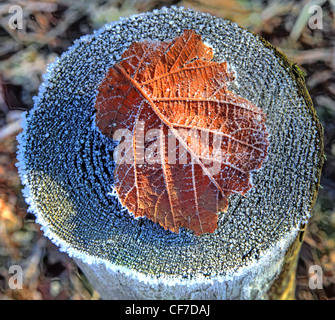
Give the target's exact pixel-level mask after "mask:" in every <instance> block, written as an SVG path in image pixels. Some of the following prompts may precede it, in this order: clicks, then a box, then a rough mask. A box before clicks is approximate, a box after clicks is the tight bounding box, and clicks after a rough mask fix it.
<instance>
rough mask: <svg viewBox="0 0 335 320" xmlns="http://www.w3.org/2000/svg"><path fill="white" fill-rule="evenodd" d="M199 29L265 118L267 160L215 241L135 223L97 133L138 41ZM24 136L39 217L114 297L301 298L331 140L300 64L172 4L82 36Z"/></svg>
mask: <svg viewBox="0 0 335 320" xmlns="http://www.w3.org/2000/svg"><path fill="white" fill-rule="evenodd" d="M185 29H191V30H195V31H196V33H197V34H200V35H201V36H202V39H203V40H204V41H205V42H206V43H207V44H209V45H210V46H211V47H212V48H213V51H214V60H216V61H227V63H228V66H229V68H230V70H232V71H233V72H234V74H235V77H236V80H235V81H234V82H232V83H230V85H229V90H230V91H232V92H233V93H235V94H237V95H239V96H241V97H243V98H245V99H247V100H249V101H251V102H252V103H254V104H255V105H257V106H258V107H260V108H262V110H263V111H264V112H265V114H266V127H267V129H268V132H269V148H268V157H267V160H266V161H265V162H264V164H263V166H262V169H261V170H257V171H255V172H253V174H252V182H253V187H252V188H251V189H250V190H249V191H248V193H247V194H246V195H244V196H242V195H238V194H236V195H232V196H229V207H228V210H227V211H226V212H219V213H218V216H219V217H218V227H217V229H216V230H215V231H214V232H213V233H206V234H203V235H201V236H196V235H194V233H193V232H192V231H190V230H188V229H185V228H181V229H180V232H179V233H174V232H171V231H169V230H165V229H164V228H162V227H161V226H160V225H159V224H156V223H154V222H153V221H151V220H149V219H147V218H145V217H141V218H136V219H135V218H134V217H133V216H132V214H131V213H129V212H128V210H126V209H125V208H124V207H122V205H121V204H120V201H119V199H118V197H117V195H116V194H115V193H113V183H114V181H113V172H114V168H115V163H114V162H113V151H114V149H115V146H116V144H115V143H113V141H112V140H111V139H108V138H106V137H105V136H103V135H102V134H101V133H100V132H99V131H98V130H97V128H96V127H95V126H94V115H95V109H94V101H95V98H96V95H97V88H98V85H99V83H100V82H101V80H102V79H103V77H104V76H105V74H106V72H107V70H108V69H109V68H110V67H111V66H112V65H114V64H115V63H116V62H118V61H119V60H120V57H121V55H122V53H123V52H124V51H125V50H126V49H127V48H129V46H130V45H131V43H133V42H134V41H143V40H147V39H150V40H159V41H164V40H167V39H172V38H175V37H176V36H178V35H181V34H182V33H183V31H184V30H185ZM22 126H23V132H22V134H20V136H19V137H18V141H19V152H18V167H19V174H20V177H21V180H22V184H23V185H24V195H25V197H26V201H27V203H28V204H29V210H30V211H31V212H33V213H34V214H35V215H36V217H37V222H38V223H40V224H41V227H42V230H43V231H44V233H45V235H46V236H47V237H49V238H50V239H51V240H52V241H53V242H54V243H55V244H56V245H58V246H59V247H60V250H61V251H64V252H66V253H67V254H68V255H69V256H71V257H73V258H74V259H75V261H76V262H77V263H78V265H79V267H80V268H81V269H82V270H83V271H84V273H85V274H86V275H87V277H88V279H89V280H90V281H91V283H92V284H93V286H94V287H95V288H96V290H97V291H98V292H99V293H100V294H101V296H102V298H104V299H178V300H179V299H280V298H282V299H290V298H293V292H294V291H293V288H294V275H295V266H296V261H297V255H298V252H299V249H300V244H301V241H302V235H303V230H304V228H305V226H306V224H307V222H308V219H309V218H310V215H311V210H312V206H313V203H314V201H315V198H316V195H317V190H318V187H319V179H320V172H321V167H322V163H323V142H322V137H323V132H322V127H321V125H320V123H319V121H318V119H317V116H316V113H315V110H314V109H313V106H312V102H311V99H310V97H309V94H308V92H307V90H306V87H305V82H304V76H303V73H302V72H301V71H300V70H299V68H298V67H297V66H295V65H294V64H292V63H291V62H290V61H288V60H287V58H286V57H285V56H284V55H283V54H282V53H280V52H279V51H277V50H276V49H275V48H274V47H273V46H271V45H270V44H269V43H267V42H266V41H265V40H264V39H262V38H260V37H259V36H257V35H255V34H253V33H251V32H249V31H247V30H245V29H243V28H240V27H238V26H237V25H236V24H234V23H230V22H229V21H225V20H222V19H219V18H216V17H213V16H211V15H208V14H204V13H200V12H195V11H191V10H184V9H183V8H171V9H167V8H163V9H161V10H154V11H153V12H152V13H144V14H140V15H135V16H132V17H130V18H125V19H122V20H119V21H117V22H113V23H111V24H110V25H107V26H105V27H104V28H102V29H100V30H98V31H97V32H95V33H94V34H93V35H87V36H84V37H82V38H81V39H79V40H78V41H76V42H75V43H74V45H73V46H72V47H71V48H70V49H69V50H68V51H67V52H66V53H64V54H63V55H62V56H61V57H60V58H59V59H57V60H56V61H55V62H54V63H53V64H52V65H50V66H49V68H48V70H47V74H46V76H45V78H44V82H43V84H42V85H41V88H40V92H39V95H38V97H37V98H36V100H35V105H34V108H33V109H32V110H31V111H30V112H29V113H27V114H26V115H25V116H24V119H23V123H22Z"/></svg>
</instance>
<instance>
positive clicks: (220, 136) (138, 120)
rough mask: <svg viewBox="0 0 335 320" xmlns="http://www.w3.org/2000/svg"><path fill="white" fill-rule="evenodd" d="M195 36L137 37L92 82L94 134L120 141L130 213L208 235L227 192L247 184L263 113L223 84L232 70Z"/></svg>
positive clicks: (124, 198) (263, 149)
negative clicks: (138, 39) (96, 87)
mask: <svg viewBox="0 0 335 320" xmlns="http://www.w3.org/2000/svg"><path fill="white" fill-rule="evenodd" d="M212 58H213V51H212V49H211V48H210V47H208V46H206V45H204V43H203V42H202V41H201V36H200V35H197V34H196V33H195V32H194V31H193V30H185V31H184V33H183V35H182V36H180V37H177V38H175V39H174V40H170V41H164V42H158V41H144V42H134V43H133V44H132V45H131V46H130V48H129V49H128V50H127V51H125V52H124V54H123V55H122V60H121V61H120V62H119V63H117V64H115V65H114V66H113V67H112V68H111V69H110V70H109V71H108V73H107V75H106V77H105V78H104V79H103V81H102V83H101V85H100V86H99V93H98V96H97V99H96V104H95V107H96V109H97V115H96V124H97V126H98V128H99V129H100V131H101V132H102V133H103V134H105V135H107V136H108V137H111V138H113V139H114V140H120V144H119V146H118V147H117V153H115V159H114V160H116V163H117V165H116V168H115V173H114V179H115V189H116V191H117V193H118V195H119V198H120V201H121V203H122V204H123V205H124V206H126V207H127V208H128V209H129V211H131V212H133V213H134V215H135V217H138V216H146V217H147V218H149V219H151V220H153V221H155V222H158V223H159V224H160V225H162V226H163V227H164V228H166V229H169V230H171V231H174V232H177V233H178V231H179V228H180V227H186V228H188V229H191V230H193V231H194V233H195V234H196V235H201V234H203V233H206V232H213V231H214V230H215V229H216V227H217V219H218V217H217V213H218V212H219V211H223V210H225V209H226V208H227V206H228V200H227V196H228V195H230V194H236V193H239V194H245V193H246V192H247V191H248V190H249V189H250V188H251V181H250V171H252V170H255V169H258V168H260V167H261V165H262V162H263V161H264V159H265V158H266V155H267V147H268V141H267V135H268V133H267V131H266V127H265V124H264V121H265V116H264V114H263V112H262V110H261V109H260V108H258V107H256V106H254V105H253V104H251V103H250V102H249V101H247V100H246V99H243V98H241V97H238V96H237V95H235V94H233V93H231V92H229V91H228V89H227V82H228V81H232V80H233V79H234V78H233V74H232V73H230V72H228V71H227V64H226V62H214V61H211V60H212Z"/></svg>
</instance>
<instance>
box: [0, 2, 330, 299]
mask: <svg viewBox="0 0 335 320" xmlns="http://www.w3.org/2000/svg"><path fill="white" fill-rule="evenodd" d="M12 5H19V6H21V7H22V9H23V10H22V12H23V29H22V30H12V29H11V28H10V27H9V24H8V21H9V18H10V16H11V14H10V13H9V8H10V6H12ZM171 5H177V6H183V7H185V8H194V9H197V10H201V11H203V12H208V13H211V14H213V15H216V16H219V17H222V18H225V19H229V20H231V21H234V22H236V23H237V24H239V25H240V26H242V27H244V28H247V29H248V30H250V31H253V32H256V33H257V34H259V35H261V36H262V37H264V38H265V39H266V40H268V41H270V42H271V43H272V44H273V45H274V46H276V47H277V48H278V49H279V50H281V51H282V52H284V53H285V54H286V55H287V56H288V58H289V59H290V60H291V61H292V62H295V63H297V64H298V66H299V67H300V68H301V69H302V70H303V71H304V72H305V74H306V84H307V88H308V90H309V92H310V95H311V97H312V100H313V103H314V107H315V109H316V111H317V114H318V116H319V119H320V121H321V123H322V125H323V127H324V134H325V137H324V143H325V158H326V161H325V165H324V168H323V172H322V178H321V188H320V191H319V196H318V199H317V202H316V204H315V207H314V211H313V217H312V219H311V220H310V222H309V224H308V226H307V230H306V235H305V238H304V243H303V246H302V249H301V253H300V257H299V263H298V268H297V275H296V280H297V286H296V298H297V299H299V300H306V299H314V300H317V299H335V72H334V70H335V41H334V40H335V33H334V30H335V0H329V1H325V0H309V1H306V0H305V1H304V0H295V1H286V0H267V1H266V0H263V1H261V0H256V1H255V0H254V1H247V0H224V1H223V0H182V1H178V0H164V1H158V0H124V1H123V0H111V1H106V0H94V1H85V0H59V1H56V0H48V1H34V0H28V1H26V0H15V1H4V2H3V1H2V2H1V3H0V299H18V300H22V299H80V300H86V299H99V295H98V293H97V292H96V291H95V290H94V289H93V288H92V287H91V285H90V284H89V283H88V281H87V280H86V278H85V276H84V275H83V274H82V272H81V270H80V269H78V267H77V266H76V265H75V264H74V263H73V262H72V260H71V259H70V258H68V256H67V255H65V254H63V253H61V252H59V250H58V248H57V247H56V246H54V245H53V244H52V243H51V242H50V241H49V240H48V239H46V238H45V237H44V236H43V234H42V232H41V231H40V228H39V226H38V225H37V224H35V218H34V216H33V215H31V214H30V213H27V206H26V204H25V202H24V199H23V197H22V193H21V184H20V180H19V178H18V175H17V169H16V167H15V163H16V150H17V142H16V135H17V134H18V132H20V124H19V117H20V114H21V113H22V112H23V111H26V110H29V109H31V108H32V106H33V97H34V96H35V95H36V94H37V92H38V88H39V85H40V84H41V82H42V81H43V77H42V75H43V73H44V72H45V70H46V67H47V65H48V64H49V63H51V62H52V61H53V60H54V59H55V57H58V56H60V55H61V53H62V52H64V51H66V50H67V49H68V47H69V46H71V44H72V43H73V41H74V40H75V39H77V38H79V37H80V36H82V35H85V34H88V33H92V32H93V31H94V30H96V29H98V28H100V27H101V26H102V25H104V24H105V23H109V22H111V21H113V20H117V19H119V17H126V16H129V15H131V14H135V13H140V12H145V11H150V10H153V9H157V8H161V7H163V6H171ZM313 5H318V6H320V8H321V14H322V17H321V19H322V28H321V29H318V28H317V29H312V28H310V27H309V22H310V21H311V20H310V19H313V15H315V12H310V11H309V9H310V8H311V6H313ZM13 264H17V265H20V266H22V268H23V273H24V283H23V289H21V290H11V289H10V288H9V287H8V280H9V277H10V276H11V274H10V273H9V271H8V269H9V267H10V266H11V265H13ZM314 264H317V265H320V266H321V267H322V270H323V289H315V290H312V289H310V288H309V286H308V281H309V276H310V275H309V273H308V272H309V266H311V265H314Z"/></svg>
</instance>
